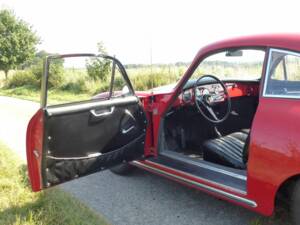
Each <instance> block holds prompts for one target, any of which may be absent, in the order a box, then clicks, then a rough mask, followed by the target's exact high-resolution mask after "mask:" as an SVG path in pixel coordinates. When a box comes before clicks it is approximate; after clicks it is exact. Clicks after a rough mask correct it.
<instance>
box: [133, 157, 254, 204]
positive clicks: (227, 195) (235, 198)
mask: <svg viewBox="0 0 300 225" xmlns="http://www.w3.org/2000/svg"><path fill="white" fill-rule="evenodd" d="M132 163H133V164H134V165H136V166H139V167H144V168H147V169H149V170H152V171H155V172H158V173H161V174H163V175H166V176H169V177H172V178H175V179H177V180H180V181H183V182H186V183H188V184H191V185H194V186H197V187H199V188H201V189H204V190H206V191H208V192H212V193H215V194H218V195H222V196H223V197H225V198H228V199H230V200H233V201H236V202H240V203H242V204H245V205H247V206H250V207H253V208H256V207H257V203H256V202H255V201H252V200H249V199H246V198H243V197H240V196H237V195H234V194H231V193H228V192H225V191H223V190H220V189H217V188H214V187H210V186H208V185H205V184H201V183H198V182H196V181H193V180H190V179H187V178H184V177H180V176H177V175H175V174H171V173H168V172H166V171H163V170H160V169H158V168H154V167H152V166H149V165H146V164H143V163H141V162H138V161H133V162H132ZM151 163H153V162H151ZM160 166H163V165H160ZM170 169H172V170H174V169H173V168H170ZM175 171H176V170H175ZM180 172H181V171H180ZM181 173H182V172H181ZM188 175H189V174H188ZM189 176H190V175H189ZM200 179H201V178H200Z"/></svg>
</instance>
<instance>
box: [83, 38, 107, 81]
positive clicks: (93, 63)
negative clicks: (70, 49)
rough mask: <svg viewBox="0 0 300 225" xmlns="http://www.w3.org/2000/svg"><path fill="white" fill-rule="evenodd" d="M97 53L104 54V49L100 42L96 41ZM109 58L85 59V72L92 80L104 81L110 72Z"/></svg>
mask: <svg viewBox="0 0 300 225" xmlns="http://www.w3.org/2000/svg"><path fill="white" fill-rule="evenodd" d="M97 48H98V52H99V54H104V55H106V54H107V52H106V49H105V47H104V44H103V43H102V42H99V43H97ZM110 63H111V60H108V59H103V58H100V57H97V58H90V59H88V60H87V61H86V68H87V73H88V75H89V77H90V78H92V79H93V80H101V81H105V80H106V79H107V76H108V74H109V72H110Z"/></svg>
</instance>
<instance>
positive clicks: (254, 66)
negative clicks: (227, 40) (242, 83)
mask: <svg viewBox="0 0 300 225" xmlns="http://www.w3.org/2000/svg"><path fill="white" fill-rule="evenodd" d="M264 57H265V51H263V50H256V49H246V50H231V51H223V52H219V53H216V54H213V55H210V56H208V57H207V58H206V59H204V60H203V61H202V62H201V63H200V65H199V66H198V68H197V69H196V71H195V72H194V74H193V76H192V79H198V78H199V77H201V76H203V75H214V76H216V77H218V78H219V79H222V80H257V79H260V77H261V73H262V67H263V62H264Z"/></svg>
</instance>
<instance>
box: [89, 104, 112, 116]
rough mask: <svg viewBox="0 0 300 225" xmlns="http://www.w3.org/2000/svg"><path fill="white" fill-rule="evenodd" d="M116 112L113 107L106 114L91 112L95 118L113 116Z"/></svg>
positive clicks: (93, 110)
mask: <svg viewBox="0 0 300 225" xmlns="http://www.w3.org/2000/svg"><path fill="white" fill-rule="evenodd" d="M114 110H115V107H114V106H113V107H111V108H110V110H109V111H106V112H101V113H97V112H96V110H95V109H92V110H91V111H90V112H91V113H92V115H93V116H94V117H102V116H109V115H111V114H113V112H114Z"/></svg>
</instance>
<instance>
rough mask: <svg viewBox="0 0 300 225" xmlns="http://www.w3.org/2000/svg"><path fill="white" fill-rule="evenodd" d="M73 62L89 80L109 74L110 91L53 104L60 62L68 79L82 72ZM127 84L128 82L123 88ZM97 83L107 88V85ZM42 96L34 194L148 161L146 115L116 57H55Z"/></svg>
mask: <svg viewBox="0 0 300 225" xmlns="http://www.w3.org/2000/svg"><path fill="white" fill-rule="evenodd" d="M83 58H84V59H83ZM69 59H76V60H77V61H79V62H78V63H79V64H80V66H79V68H81V72H80V74H81V73H84V72H83V70H84V69H86V71H87V73H91V74H83V75H84V76H85V79H91V78H90V77H91V76H92V75H93V74H92V72H93V73H94V75H93V76H97V75H101V73H102V75H103V74H104V72H109V73H108V76H107V78H106V80H107V81H108V82H107V81H106V82H107V83H110V87H108V90H107V91H105V92H103V90H102V91H99V92H98V93H99V94H98V95H96V96H93V97H91V98H88V99H85V100H81V99H80V98H79V97H80V95H78V100H75V101H74V100H73V101H68V102H67V103H63V104H61V103H56V104H53V105H52V104H50V97H51V91H49V90H48V89H49V88H48V87H50V85H49V81H50V79H51V76H55V75H56V74H55V73H57V72H58V70H57V69H56V70H55V69H53V68H54V66H53V65H54V64H55V63H57V62H55V61H60V62H58V64H59V63H61V64H66V68H67V70H68V73H69V74H68V75H69V76H73V74H72V72H74V73H75V72H76V71H75V69H74V67H72V66H71V65H68V63H67V61H68V60H69ZM76 60H75V61H76ZM51 69H53V70H52V71H51ZM70 74H71V75H70ZM77 75H78V71H77ZM89 75H91V76H89ZM104 75H105V74H104ZM117 76H119V77H117ZM92 78H94V80H95V77H92ZM96 80H97V79H96ZM103 80H104V79H103ZM109 81H110V82H109ZM121 81H124V84H125V85H124V86H123V87H121V86H120V83H122V82H121ZM97 82H98V83H99V84H101V79H98V80H97ZM118 88H119V89H120V90H118ZM41 92H42V96H41V108H40V110H39V111H38V112H37V113H36V114H35V115H34V116H33V118H32V119H31V121H30V122H29V125H28V129H27V140H26V142H27V162H28V171H29V177H30V181H31V185H32V189H33V191H40V190H42V189H45V188H48V187H52V186H54V185H57V184H61V183H63V182H66V181H69V180H72V179H74V178H78V177H82V176H85V175H88V174H92V173H95V172H97V171H100V170H104V169H107V168H110V167H112V166H114V165H117V164H120V163H122V162H125V161H131V160H135V159H139V158H141V157H142V156H143V154H144V143H145V131H146V126H147V120H146V114H145V112H144V110H143V107H142V105H141V103H140V101H139V99H138V97H137V96H135V94H134V90H133V88H132V85H131V83H130V81H129V79H128V76H127V74H126V71H125V69H124V67H123V66H122V64H121V63H120V62H119V61H118V60H117V59H115V58H114V57H110V56H106V55H93V54H76V55H60V56H49V57H48V58H47V59H46V60H45V65H44V75H43V78H42V91H41ZM101 92H102V93H101Z"/></svg>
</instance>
